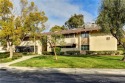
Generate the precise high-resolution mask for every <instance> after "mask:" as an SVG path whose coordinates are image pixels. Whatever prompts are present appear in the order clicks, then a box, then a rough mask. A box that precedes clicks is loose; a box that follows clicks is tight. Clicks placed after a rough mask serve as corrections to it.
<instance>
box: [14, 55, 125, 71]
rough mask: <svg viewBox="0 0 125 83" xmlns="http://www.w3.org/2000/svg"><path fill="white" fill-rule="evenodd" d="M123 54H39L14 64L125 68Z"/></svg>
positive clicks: (51, 66) (53, 66) (26, 65)
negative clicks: (55, 56) (55, 58)
mask: <svg viewBox="0 0 125 83" xmlns="http://www.w3.org/2000/svg"><path fill="white" fill-rule="evenodd" d="M121 58H122V56H89V55H88V56H87V55H84V56H83V55H82V56H58V60H57V61H55V60H54V57H53V56H39V57H35V58H32V59H29V60H26V61H23V62H19V63H16V64H13V66H21V67H22V66H23V67H50V68H115V69H123V68H125V62H122V61H120V60H121Z"/></svg>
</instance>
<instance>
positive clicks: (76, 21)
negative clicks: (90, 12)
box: [65, 14, 84, 29]
mask: <svg viewBox="0 0 125 83" xmlns="http://www.w3.org/2000/svg"><path fill="white" fill-rule="evenodd" d="M83 18H84V17H83V15H82V14H78V15H77V14H74V15H73V16H71V17H70V18H69V19H68V21H66V22H65V26H66V27H67V28H69V29H73V28H79V27H83V26H84V20H83Z"/></svg>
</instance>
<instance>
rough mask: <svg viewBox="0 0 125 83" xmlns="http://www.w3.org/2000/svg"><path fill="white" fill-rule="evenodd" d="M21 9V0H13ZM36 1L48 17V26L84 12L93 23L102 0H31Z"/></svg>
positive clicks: (85, 17)
mask: <svg viewBox="0 0 125 83" xmlns="http://www.w3.org/2000/svg"><path fill="white" fill-rule="evenodd" d="M12 1H13V3H14V4H15V6H16V10H19V7H18V6H19V0H12ZM29 1H34V2H35V4H36V5H37V6H38V8H39V10H41V11H44V12H45V13H46V16H47V17H48V21H47V22H46V24H45V25H46V27H48V28H51V27H52V26H54V25H60V26H61V25H63V24H64V23H65V22H66V21H67V20H68V19H69V18H70V17H71V15H74V14H83V15H84V21H85V23H92V22H94V21H95V20H96V18H97V16H98V7H99V4H100V1H101V0H29Z"/></svg>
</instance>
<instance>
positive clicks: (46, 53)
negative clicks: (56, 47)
mask: <svg viewBox="0 0 125 83" xmlns="http://www.w3.org/2000/svg"><path fill="white" fill-rule="evenodd" d="M42 54H43V55H51V53H50V52H47V51H43V52H42Z"/></svg>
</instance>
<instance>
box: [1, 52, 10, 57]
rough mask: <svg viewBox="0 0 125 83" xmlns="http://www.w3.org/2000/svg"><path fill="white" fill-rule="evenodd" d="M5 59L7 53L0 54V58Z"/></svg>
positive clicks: (7, 55)
mask: <svg viewBox="0 0 125 83" xmlns="http://www.w3.org/2000/svg"><path fill="white" fill-rule="evenodd" d="M7 57H9V52H5V53H0V58H7Z"/></svg>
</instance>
